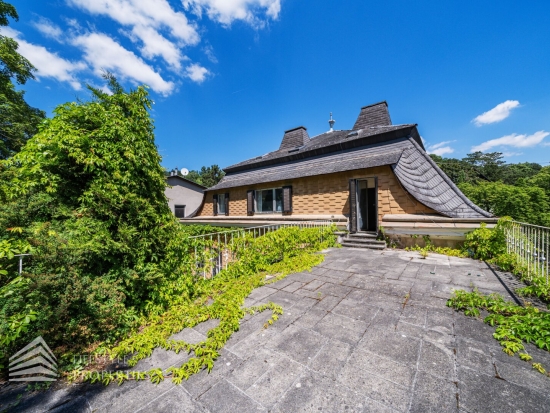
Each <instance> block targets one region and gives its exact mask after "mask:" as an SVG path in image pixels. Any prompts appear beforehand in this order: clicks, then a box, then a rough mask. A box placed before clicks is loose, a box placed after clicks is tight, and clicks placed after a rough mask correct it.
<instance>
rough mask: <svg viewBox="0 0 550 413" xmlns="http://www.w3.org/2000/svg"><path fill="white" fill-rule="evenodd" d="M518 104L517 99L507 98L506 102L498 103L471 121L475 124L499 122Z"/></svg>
mask: <svg viewBox="0 0 550 413" xmlns="http://www.w3.org/2000/svg"><path fill="white" fill-rule="evenodd" d="M518 106H519V102H518V101H517V100H507V101H506V102H502V103H499V104H498V105H496V106H495V107H494V108H493V109H491V110H488V111H487V112H485V113H482V114H481V115H479V116H477V117H475V118H474V120H473V121H472V122H474V123H475V124H476V125H477V126H482V125H488V124H490V123H496V122H500V121H502V120H504V119H506V118H507V117H508V116H510V112H511V111H512V110H513V109H515V108H517V107H518Z"/></svg>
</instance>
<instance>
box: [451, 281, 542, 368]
mask: <svg viewBox="0 0 550 413" xmlns="http://www.w3.org/2000/svg"><path fill="white" fill-rule="evenodd" d="M447 306H449V307H452V308H454V309H456V310H460V311H464V314H465V315H467V316H472V317H479V316H480V314H481V313H480V310H485V311H488V312H489V315H488V316H487V317H485V319H484V322H485V323H487V324H489V325H491V326H496V330H495V333H494V334H493V337H494V338H495V339H496V340H498V342H499V343H500V345H501V346H502V351H504V352H505V353H506V354H508V355H510V356H513V355H515V354H516V353H519V357H520V358H521V359H522V360H524V361H530V362H532V366H533V368H534V369H536V370H537V371H539V372H540V373H543V374H547V373H546V369H545V368H544V367H543V366H542V365H541V364H540V363H538V362H535V361H533V357H532V356H531V355H530V354H528V353H527V351H526V350H525V345H524V343H532V344H534V345H535V346H537V347H539V348H541V349H543V350H546V351H550V313H549V312H547V311H541V310H539V309H538V308H535V307H532V306H525V307H522V306H518V305H515V304H513V303H511V302H508V301H505V300H504V298H502V296H501V295H499V294H490V295H484V294H481V293H480V292H479V291H477V290H474V291H473V292H467V291H464V290H458V291H455V292H454V296H453V297H451V299H450V300H449V301H448V302H447Z"/></svg>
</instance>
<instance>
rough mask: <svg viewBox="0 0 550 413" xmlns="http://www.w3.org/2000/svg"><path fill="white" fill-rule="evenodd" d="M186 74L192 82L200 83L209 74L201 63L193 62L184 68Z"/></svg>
mask: <svg viewBox="0 0 550 413" xmlns="http://www.w3.org/2000/svg"><path fill="white" fill-rule="evenodd" d="M185 71H186V74H185V75H186V76H187V77H188V78H189V79H191V80H192V81H193V82H197V83H202V82H204V80H205V79H206V77H207V76H208V75H209V74H210V72H209V71H208V69H206V68H204V67H202V66H201V65H199V64H197V63H194V64H192V65H190V66H188V67H187V68H186V69H185Z"/></svg>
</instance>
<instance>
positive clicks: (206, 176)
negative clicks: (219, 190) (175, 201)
mask: <svg viewBox="0 0 550 413" xmlns="http://www.w3.org/2000/svg"><path fill="white" fill-rule="evenodd" d="M224 176H225V172H224V171H223V170H222V169H221V168H220V167H219V166H218V165H212V166H208V167H206V166H203V167H202V168H201V170H200V171H194V170H193V171H189V174H188V175H187V176H186V178H187V179H189V180H191V181H193V182H196V183H198V184H199V185H203V186H206V187H207V188H210V187H213V186H214V185H216V184H217V183H218V182H220V181H221V179H222V178H223V177H224Z"/></svg>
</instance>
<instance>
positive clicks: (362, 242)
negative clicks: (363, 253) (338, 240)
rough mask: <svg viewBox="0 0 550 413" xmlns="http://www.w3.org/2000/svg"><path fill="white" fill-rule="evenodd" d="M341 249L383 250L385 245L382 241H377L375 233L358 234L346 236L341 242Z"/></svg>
mask: <svg viewBox="0 0 550 413" xmlns="http://www.w3.org/2000/svg"><path fill="white" fill-rule="evenodd" d="M342 247H349V248H369V249H371V250H383V249H384V248H386V243H385V242H384V241H378V240H377V239H376V234H375V233H369V232H358V233H356V234H348V235H347V236H346V237H345V238H344V239H343V240H342Z"/></svg>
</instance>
